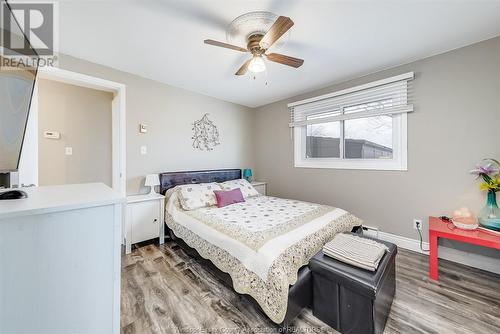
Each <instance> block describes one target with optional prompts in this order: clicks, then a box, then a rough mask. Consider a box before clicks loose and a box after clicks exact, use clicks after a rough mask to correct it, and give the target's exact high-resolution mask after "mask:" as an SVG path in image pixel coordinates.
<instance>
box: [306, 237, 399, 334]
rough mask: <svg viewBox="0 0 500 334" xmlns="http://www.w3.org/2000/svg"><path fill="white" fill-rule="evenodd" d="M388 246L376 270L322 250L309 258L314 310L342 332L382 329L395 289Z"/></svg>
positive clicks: (393, 253)
mask: <svg viewBox="0 0 500 334" xmlns="http://www.w3.org/2000/svg"><path fill="white" fill-rule="evenodd" d="M377 241H379V242H381V243H384V244H385V245H387V246H388V247H389V251H388V252H386V253H385V255H384V257H383V258H382V260H381V261H380V264H379V267H378V269H377V271H376V272H371V271H368V270H364V269H361V268H358V267H354V266H351V265H348V264H346V263H343V262H340V261H337V260H335V259H332V258H330V257H328V256H325V255H324V254H323V252H322V251H320V252H319V253H318V254H316V255H315V256H314V257H313V258H312V259H311V261H310V262H309V267H310V268H311V271H312V275H313V314H314V316H316V317H317V318H318V319H320V320H322V321H323V322H325V323H326V324H328V325H329V326H331V327H333V328H334V329H336V330H338V331H340V332H341V333H344V334H345V333H353V334H364V333H369V334H372V333H375V334H379V333H380V334H381V333H383V331H384V327H385V322H386V321H387V317H388V316H389V312H390V310H391V305H392V300H393V298H394V292H395V291H396V261H395V260H396V253H397V247H396V245H394V244H391V243H388V242H384V241H380V240H377Z"/></svg>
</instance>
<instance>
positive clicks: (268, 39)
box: [204, 16, 304, 75]
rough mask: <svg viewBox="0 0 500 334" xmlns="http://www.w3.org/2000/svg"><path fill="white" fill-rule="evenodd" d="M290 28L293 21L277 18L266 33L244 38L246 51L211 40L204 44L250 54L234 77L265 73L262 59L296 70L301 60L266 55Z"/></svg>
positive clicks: (275, 54) (253, 34)
mask: <svg viewBox="0 0 500 334" xmlns="http://www.w3.org/2000/svg"><path fill="white" fill-rule="evenodd" d="M292 26H293V21H292V20H291V19H290V18H289V17H286V16H279V17H278V18H277V19H276V21H275V22H274V23H273V25H272V26H271V28H270V29H269V30H268V31H267V32H266V33H262V32H260V31H256V32H253V33H250V34H249V35H248V37H247V38H246V41H247V48H246V49H245V48H242V47H239V46H236V45H232V44H228V43H224V42H219V41H214V40H212V39H206V40H205V41H204V42H205V44H210V45H214V46H219V47H222V48H226V49H231V50H235V51H240V52H250V53H251V54H252V58H250V59H248V60H247V61H246V62H245V63H244V64H243V65H242V66H241V67H240V68H239V69H238V71H237V72H236V73H235V75H244V74H245V73H247V71H250V72H253V73H258V72H263V71H265V70H266V64H265V63H264V57H266V58H267V60H269V61H272V62H275V63H280V64H283V65H287V66H291V67H295V68H298V67H300V66H302V64H303V63H304V60H303V59H299V58H294V57H290V56H286V55H283V54H279V53H266V52H267V50H268V49H269V48H270V47H271V46H272V45H273V44H274V43H276V42H277V41H278V39H279V38H280V37H281V36H283V35H284V34H285V33H286V32H287V31H288V30H289V29H290V28H291V27H292Z"/></svg>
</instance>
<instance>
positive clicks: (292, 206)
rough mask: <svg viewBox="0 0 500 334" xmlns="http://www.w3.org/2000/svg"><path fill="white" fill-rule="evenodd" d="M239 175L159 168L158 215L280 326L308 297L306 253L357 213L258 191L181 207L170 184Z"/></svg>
mask: <svg viewBox="0 0 500 334" xmlns="http://www.w3.org/2000/svg"><path fill="white" fill-rule="evenodd" d="M238 179H241V170H239V169H226V170H210V171H191V172H168V173H162V174H160V184H161V186H160V187H161V193H162V194H165V196H166V205H165V223H166V225H167V228H168V231H169V233H170V235H171V237H172V239H173V240H174V241H176V242H177V243H178V244H179V245H180V246H181V247H182V248H184V249H185V250H186V251H187V252H188V253H189V254H190V255H192V256H195V257H196V258H198V259H200V260H201V261H203V262H205V263H206V265H207V266H209V267H210V268H211V269H212V271H213V272H215V273H216V275H217V276H218V277H219V278H220V279H221V280H223V281H224V282H225V283H227V284H229V285H230V286H231V287H233V288H234V290H235V291H236V292H238V293H240V294H243V295H248V296H249V297H250V299H251V300H252V301H253V302H255V303H256V304H257V305H258V306H259V308H260V309H261V310H262V311H263V312H264V313H265V314H266V316H267V317H268V318H269V319H270V320H272V321H273V322H274V323H276V324H280V325H281V326H287V325H288V324H290V322H291V321H292V320H293V319H294V318H295V317H296V316H297V315H298V313H300V311H301V310H302V309H303V308H304V307H307V306H309V305H310V304H311V298H312V291H311V273H310V271H309V268H308V267H307V264H308V262H309V260H310V258H312V257H313V256H314V255H315V254H316V253H317V252H318V251H319V250H320V249H321V247H322V246H323V245H324V244H325V243H326V242H327V241H328V240H330V239H331V238H332V237H333V236H334V235H335V234H336V233H339V232H344V231H351V230H352V229H353V228H355V227H356V226H359V225H361V221H360V220H359V219H358V218H356V217H355V216H353V215H352V214H350V213H348V212H346V211H344V210H342V209H338V208H333V207H329V206H324V205H320V204H315V203H307V202H302V201H297V200H290V199H282V198H276V197H270V196H262V195H257V196H252V197H248V198H246V199H245V202H243V203H237V204H232V205H230V206H227V207H224V208H217V207H214V206H210V207H203V208H199V209H196V210H190V211H187V210H184V209H183V207H182V205H181V201H180V200H179V196H180V195H179V194H178V192H179V191H178V188H179V187H177V188H176V186H180V185H186V184H200V183H212V182H216V183H222V182H225V181H230V180H238Z"/></svg>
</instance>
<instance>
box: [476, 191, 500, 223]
mask: <svg viewBox="0 0 500 334" xmlns="http://www.w3.org/2000/svg"><path fill="white" fill-rule="evenodd" d="M479 224H480V225H481V226H483V227H485V228H488V229H490V230H494V231H500V209H499V208H498V204H497V196H496V193H495V192H494V191H493V190H490V191H488V197H487V199H486V205H485V206H484V208H483V209H482V210H481V212H479Z"/></svg>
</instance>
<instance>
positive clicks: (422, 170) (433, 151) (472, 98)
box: [255, 38, 500, 253]
mask: <svg viewBox="0 0 500 334" xmlns="http://www.w3.org/2000/svg"><path fill="white" fill-rule="evenodd" d="M334 67H335V64H334V63H332V70H334ZM409 71H414V72H415V73H416V79H415V80H414V95H415V98H414V100H415V101H414V103H415V109H416V111H415V112H414V113H412V114H409V116H408V171H407V172H395V171H360V170H338V169H307V168H294V167H293V141H292V140H291V139H290V129H289V128H288V121H289V114H288V112H287V107H286V104H287V103H289V102H292V101H297V100H301V99H303V98H307V97H313V96H317V95H321V94H325V93H328V92H333V91H336V90H339V89H343V88H346V87H351V86H355V85H359V84H362V83H366V82H370V81H373V80H377V79H382V78H386V77H390V76H393V75H397V74H401V73H405V72H409ZM499 94H500V38H496V39H492V40H489V41H485V42H482V43H479V44H476V45H472V46H469V47H465V48H462V49H459V50H455V51H452V52H449V53H446V54H442V55H438V56H435V57H431V58H428V59H424V60H421V61H417V62H414V63H411V64H408V65H404V66H400V67H396V68H393V69H390V70H386V71H382V72H378V73H375V74H372V75H368V76H366V77H363V78H359V79H356V80H352V81H350V82H345V83H342V84H336V85H332V86H330V87H327V88H325V89H321V90H318V91H315V92H312V93H310V94H305V95H302V96H297V97H294V98H291V99H288V100H285V101H280V102H277V103H273V104H270V105H267V106H264V107H261V108H259V109H258V110H257V114H256V124H255V127H256V137H255V140H256V142H255V147H256V175H257V178H258V179H259V180H264V181H268V182H269V184H268V190H269V192H270V194H271V195H276V196H282V197H291V198H297V199H302V200H307V201H313V202H320V203H325V204H330V205H333V206H338V207H341V208H345V209H347V210H349V211H352V212H353V213H355V214H356V215H358V216H359V217H361V218H363V219H364V220H365V221H366V224H367V225H372V226H378V227H379V228H380V229H381V230H382V231H386V232H389V233H394V234H397V235H401V236H406V237H410V238H413V239H417V238H418V235H417V233H416V231H415V230H414V229H413V228H412V219H413V218H423V219H426V218H427V216H429V215H443V214H450V212H451V211H452V210H453V209H455V208H459V207H461V206H464V205H465V206H469V207H470V208H471V209H473V210H474V211H475V212H477V211H478V210H479V209H480V208H481V207H482V206H483V205H484V202H485V194H482V193H480V191H479V189H478V182H477V181H475V180H474V178H473V177H472V176H471V175H469V174H468V171H469V170H470V169H471V168H473V167H474V165H475V164H476V163H477V162H478V161H479V160H480V159H481V158H484V157H496V158H498V157H500V137H499V135H500V131H499V125H500V107H499ZM425 228H427V226H425ZM490 253H492V252H490Z"/></svg>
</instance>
